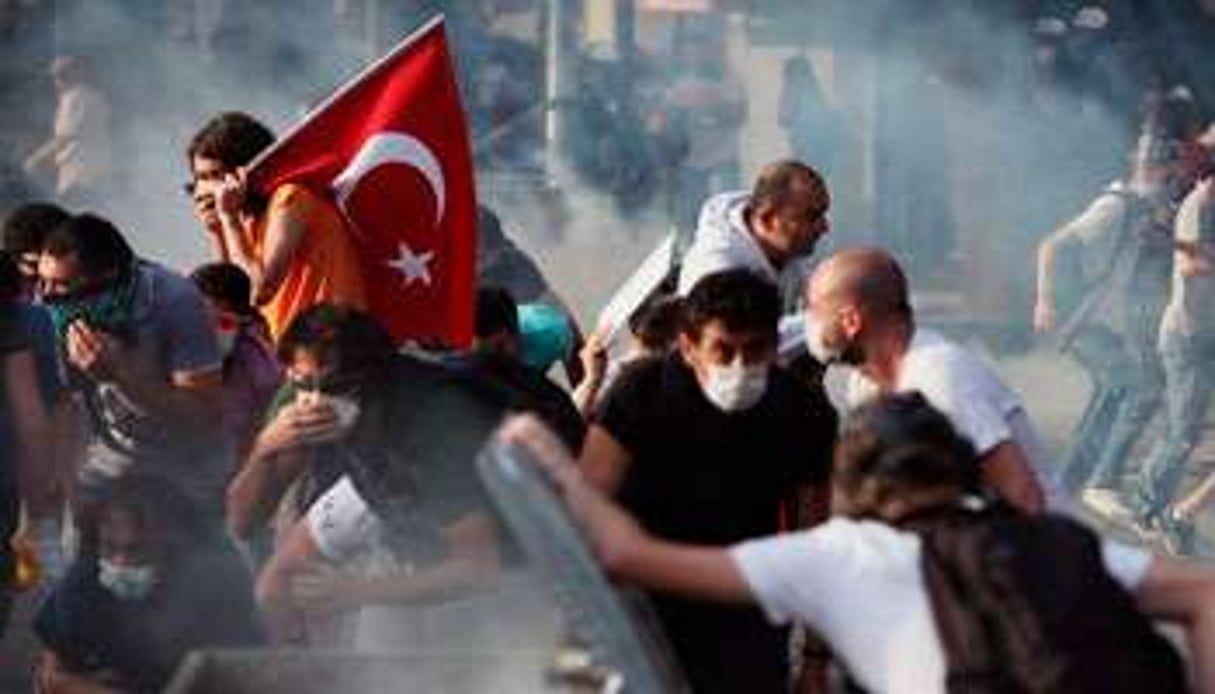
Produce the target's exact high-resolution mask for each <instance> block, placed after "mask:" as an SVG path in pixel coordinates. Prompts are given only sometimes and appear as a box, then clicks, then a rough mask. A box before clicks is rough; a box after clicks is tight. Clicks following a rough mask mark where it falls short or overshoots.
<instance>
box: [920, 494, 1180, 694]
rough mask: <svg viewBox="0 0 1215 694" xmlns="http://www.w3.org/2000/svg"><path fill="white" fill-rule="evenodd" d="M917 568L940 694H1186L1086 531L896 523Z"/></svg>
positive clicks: (1041, 520)
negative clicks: (936, 638) (941, 653)
mask: <svg viewBox="0 0 1215 694" xmlns="http://www.w3.org/2000/svg"><path fill="white" fill-rule="evenodd" d="M899 525H900V526H902V527H904V528H906V529H908V530H912V531H914V532H916V533H917V534H918V535H919V536H920V537H921V540H922V543H923V552H922V560H921V561H922V566H923V571H924V577H925V583H926V585H927V588H928V592H929V596H930V602H931V604H932V611H933V618H934V621H935V622H936V625H937V631H938V633H939V634H940V637H941V642H942V646H943V648H944V650H945V657H946V665H947V680H946V687H945V689H946V691H947V692H950V694H1012V693H1018V694H1019V693H1026V694H1038V693H1051V694H1054V693H1062V692H1102V693H1104V694H1117V693H1118V692H1127V693H1128V694H1129V693H1138V692H1147V691H1151V692H1156V693H1166V692H1185V691H1187V689H1188V687H1187V682H1186V671H1185V667H1184V664H1183V662H1182V659H1181V658H1180V656H1179V655H1178V654H1177V652H1176V650H1175V649H1174V648H1173V646H1172V644H1170V643H1169V642H1168V641H1167V640H1166V639H1165V638H1164V637H1162V636H1161V635H1160V634H1158V633H1157V632H1156V630H1155V629H1154V627H1153V626H1152V624H1151V622H1150V621H1149V620H1148V619H1147V618H1146V617H1144V616H1143V614H1142V613H1140V612H1139V610H1138V608H1137V607H1136V605H1135V602H1134V599H1133V598H1132V596H1131V595H1130V594H1129V593H1128V592H1127V591H1126V590H1125V589H1124V588H1123V587H1122V586H1121V585H1120V584H1119V583H1117V581H1115V580H1114V579H1113V578H1112V577H1111V576H1110V575H1109V573H1108V572H1107V571H1106V569H1105V564H1104V561H1103V559H1102V554H1101V543H1100V541H1099V540H1098V538H1097V537H1096V536H1095V535H1094V534H1093V533H1092V532H1091V531H1090V530H1088V529H1087V528H1085V527H1083V526H1081V525H1080V524H1078V523H1076V522H1074V521H1072V520H1070V519H1067V518H1064V517H1061V516H1053V515H1049V514H1048V515H1044V516H1039V517H1027V516H1024V515H1022V514H1019V513H1018V512H1016V511H1014V510H1012V509H1011V508H1009V507H1007V506H1004V505H1000V504H988V505H983V506H982V507H978V505H976V507H974V508H965V507H962V506H959V505H956V504H955V505H949V506H945V507H937V508H933V509H930V510H927V511H922V512H918V513H915V514H913V515H912V516H911V517H909V518H906V519H904V520H903V521H901V522H900V523H899Z"/></svg>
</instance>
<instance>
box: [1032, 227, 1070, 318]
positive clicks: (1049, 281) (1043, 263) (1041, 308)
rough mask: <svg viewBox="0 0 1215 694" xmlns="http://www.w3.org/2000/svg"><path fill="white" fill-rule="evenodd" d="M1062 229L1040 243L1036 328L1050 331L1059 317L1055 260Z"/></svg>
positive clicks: (1035, 306) (1035, 311) (1035, 314)
mask: <svg viewBox="0 0 1215 694" xmlns="http://www.w3.org/2000/svg"><path fill="white" fill-rule="evenodd" d="M1064 231H1065V230H1063V229H1060V230H1057V231H1055V232H1053V233H1052V234H1050V235H1049V236H1047V237H1046V238H1045V239H1042V241H1041V243H1039V244H1038V279H1037V289H1038V291H1037V299H1036V301H1035V302H1034V315H1033V323H1034V330H1037V331H1038V332H1040V333H1048V332H1051V331H1053V330H1054V329H1055V325H1056V324H1057V322H1058V317H1057V316H1056V313H1055V285H1054V279H1055V260H1056V251H1057V248H1058V245H1059V240H1060V238H1061V235H1062V234H1063V233H1064Z"/></svg>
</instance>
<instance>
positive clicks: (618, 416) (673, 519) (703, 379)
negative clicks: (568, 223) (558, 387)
mask: <svg viewBox="0 0 1215 694" xmlns="http://www.w3.org/2000/svg"><path fill="white" fill-rule="evenodd" d="M779 309H780V302H779V299H778V297H777V292H776V288H775V287H774V286H773V285H772V283H771V282H769V281H768V279H767V278H764V277H759V276H757V275H755V274H753V273H752V272H750V271H749V270H746V269H735V270H728V271H726V272H719V273H715V274H711V275H709V276H707V277H705V278H704V279H702V280H700V281H699V282H697V283H696V286H695V287H694V288H693V289H692V291H691V293H689V294H688V296H687V298H686V299H684V303H683V307H682V311H683V315H682V325H681V327H680V331H679V336H678V348H677V349H676V350H674V351H673V352H671V353H670V354H669V355H666V356H663V357H657V358H654V359H649V360H646V361H641V362H637V363H635V364H633V365H631V366H630V367H628V368H626V369H625V370H624V371H622V372H621V374H620V375H619V377H618V378H617V379H616V380H615V381H614V382H613V383H612V385H611V387H610V388H609V390H608V391H607V393H606V394H605V395H604V397H603V401H602V402H601V403H600V406H599V407H598V409H597V411H596V412H595V414H594V416H593V417H592V423H591V427H590V431H589V432H588V434H587V438H586V442H585V443H584V445H583V449H582V455H581V457H580V458H579V466H580V467H581V468H582V470H583V472H584V474H585V475H586V477H587V479H588V480H589V481H590V482H591V483H592V484H594V485H595V486H597V487H599V489H601V490H602V491H604V492H606V493H608V494H611V495H614V496H617V497H619V499H620V501H621V502H622V503H623V504H624V505H625V506H626V507H627V508H629V509H630V510H631V511H633V512H634V513H635V514H637V516H638V518H639V519H640V520H641V522H642V523H643V524H644V525H645V526H646V527H647V528H648V529H649V530H650V531H652V532H654V533H656V534H658V535H661V536H663V537H667V538H672V539H674V538H678V539H679V540H680V541H684V542H694V543H702V544H706V543H707V544H717V543H730V542H738V541H741V540H743V539H746V538H752V537H758V536H761V535H766V534H770V533H773V532H776V531H777V530H778V529H779V518H780V509H781V506H782V504H783V503H786V502H790V501H796V502H798V503H797V505H796V508H797V513H796V514H793V515H796V516H799V517H796V518H793V519H791V520H793V521H794V522H795V523H797V524H799V525H802V526H808V525H810V524H812V523H815V522H818V521H820V520H822V517H821V516H822V513H821V512H822V510H824V509H825V506H826V504H825V503H822V500H823V499H825V496H826V481H827V475H828V470H829V468H830V460H831V449H832V446H833V444H834V441H835V428H836V417H835V412H834V410H832V409H831V406H830V404H829V403H828V402H827V400H826V399H825V398H824V397H823V395H822V392H821V390H820V391H813V390H810V389H809V388H808V387H806V386H804V385H803V384H802V383H800V382H799V381H797V380H795V379H794V378H793V377H791V376H789V375H788V374H787V373H786V372H785V371H783V370H781V369H778V368H776V367H775V362H776V345H777V319H778V316H779ZM816 502H817V503H816ZM815 511H817V512H818V513H817V514H815V513H814V512H815ZM654 606H655V608H656V611H657V614H658V618H659V622H660V623H661V624H662V627H663V630H664V632H665V633H666V636H667V638H668V640H669V641H670V643H671V646H672V648H673V649H674V652H675V655H676V657H677V658H678V659H679V662H680V664H681V666H682V667H683V670H684V671H685V673H686V674H687V675H688V680H689V683H690V684H691V687H692V689H693V690H694V691H697V692H744V691H757V692H758V691H782V690H783V689H784V687H785V686H786V680H787V678H788V668H787V662H786V661H787V655H788V646H787V632H786V631H785V630H783V629H779V628H774V627H771V626H769V625H768V624H766V623H765V621H764V618H763V615H762V614H761V613H760V612H758V611H757V610H754V609H740V608H732V607H720V606H712V605H705V604H701V603H697V602H692V601H686V600H679V599H668V598H666V597H658V596H655V597H654Z"/></svg>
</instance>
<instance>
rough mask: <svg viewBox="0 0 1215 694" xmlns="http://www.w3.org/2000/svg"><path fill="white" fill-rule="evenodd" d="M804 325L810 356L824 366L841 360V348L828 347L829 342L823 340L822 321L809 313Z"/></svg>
mask: <svg viewBox="0 0 1215 694" xmlns="http://www.w3.org/2000/svg"><path fill="white" fill-rule="evenodd" d="M804 327H805V330H806V349H807V350H808V351H809V352H810V356H812V357H814V358H815V359H816V360H818V363H820V364H822V365H823V366H826V365H827V364H831V363H834V362H837V361H839V358H840V350H839V349H833V348H831V347H828V346H827V343H826V342H824V341H823V324H822V323H820V322H819V321H818V320H817V319H816V318H815V317H814V316H812V315H810V314H809V313H807V314H806V317H805V323H804Z"/></svg>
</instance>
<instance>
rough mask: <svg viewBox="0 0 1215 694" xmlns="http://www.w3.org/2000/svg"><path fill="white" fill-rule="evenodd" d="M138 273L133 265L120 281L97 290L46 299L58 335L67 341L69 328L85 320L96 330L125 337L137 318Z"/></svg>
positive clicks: (120, 277)
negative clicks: (135, 316) (135, 317)
mask: <svg viewBox="0 0 1215 694" xmlns="http://www.w3.org/2000/svg"><path fill="white" fill-rule="evenodd" d="M138 287H139V271H138V266H137V265H132V266H131V267H130V268H129V269H128V270H127V271H126V272H124V273H122V275H120V276H119V277H118V278H117V279H115V280H112V281H111V282H109V283H107V284H106V285H105V286H102V287H100V288H98V289H95V290H87V291H84V292H74V293H72V294H68V295H65V296H52V297H45V298H44V299H43V304H44V305H45V306H46V308H47V310H48V311H49V312H50V314H51V322H53V323H54V324H55V334H56V335H58V336H59V339H60V340H63V339H66V336H67V329H68V326H69V325H71V324H72V323H74V322H76V321H78V320H82V321H84V322H85V324H86V325H88V326H89V327H90V328H92V329H94V330H102V331H104V332H108V333H114V334H119V335H121V334H124V333H125V332H127V331H128V330H129V329H130V327H131V324H132V322H133V319H134V315H135V297H136V294H137V292H136V290H137V289H138Z"/></svg>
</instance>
